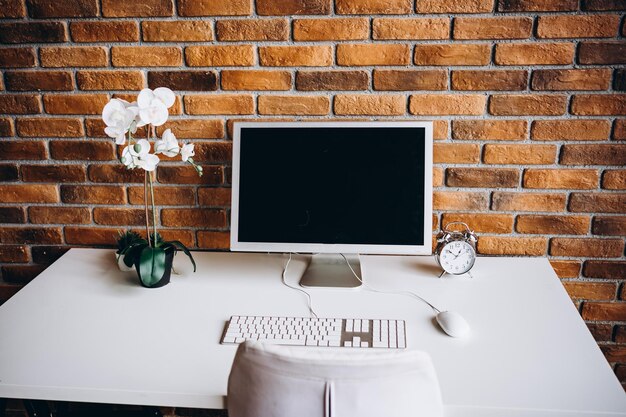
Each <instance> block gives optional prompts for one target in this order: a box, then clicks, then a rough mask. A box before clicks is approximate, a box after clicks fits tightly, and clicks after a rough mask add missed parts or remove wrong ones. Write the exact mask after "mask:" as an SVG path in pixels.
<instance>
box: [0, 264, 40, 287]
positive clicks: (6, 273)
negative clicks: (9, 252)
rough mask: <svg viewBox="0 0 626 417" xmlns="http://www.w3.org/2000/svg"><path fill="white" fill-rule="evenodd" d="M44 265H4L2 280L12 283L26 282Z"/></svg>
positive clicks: (35, 275) (38, 272)
mask: <svg viewBox="0 0 626 417" xmlns="http://www.w3.org/2000/svg"><path fill="white" fill-rule="evenodd" d="M44 269H46V266H45V265H6V266H3V267H2V277H3V279H4V281H6V282H9V283H14V284H16V283H17V284H26V283H28V282H30V281H31V280H33V279H34V278H36V277H37V275H39V274H40V273H42V272H43V270H44Z"/></svg>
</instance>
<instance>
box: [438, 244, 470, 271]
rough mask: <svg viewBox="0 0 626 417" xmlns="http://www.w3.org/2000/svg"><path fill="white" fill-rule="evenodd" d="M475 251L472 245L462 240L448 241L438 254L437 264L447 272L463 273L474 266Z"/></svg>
mask: <svg viewBox="0 0 626 417" xmlns="http://www.w3.org/2000/svg"><path fill="white" fill-rule="evenodd" d="M475 260H476V252H475V251H474V248H473V247H472V245H470V244H469V243H467V242H463V241H454V242H450V243H448V244H447V245H445V246H444V247H443V249H442V250H441V253H440V254H439V264H440V265H441V267H442V268H443V269H444V271H446V272H447V273H449V274H455V275H459V274H464V273H466V272H467V271H469V270H470V269H472V266H474V261H475Z"/></svg>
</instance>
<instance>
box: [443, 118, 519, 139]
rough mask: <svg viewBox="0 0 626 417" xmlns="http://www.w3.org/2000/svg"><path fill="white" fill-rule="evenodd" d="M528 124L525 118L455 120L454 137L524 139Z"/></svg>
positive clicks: (453, 124) (453, 123)
mask: <svg viewBox="0 0 626 417" xmlns="http://www.w3.org/2000/svg"><path fill="white" fill-rule="evenodd" d="M527 130H528V125H527V122H526V121H524V120H454V121H452V138H454V139H468V140H524V139H526V137H527V133H526V132H527Z"/></svg>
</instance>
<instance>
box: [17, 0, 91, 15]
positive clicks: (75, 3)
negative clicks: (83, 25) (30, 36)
mask: <svg viewBox="0 0 626 417" xmlns="http://www.w3.org/2000/svg"><path fill="white" fill-rule="evenodd" d="M28 10H29V12H30V15H31V17H35V18H38V19H49V18H54V17H96V16H98V0H65V1H55V2H50V1H47V0H28Z"/></svg>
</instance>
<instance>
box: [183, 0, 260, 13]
mask: <svg viewBox="0 0 626 417" xmlns="http://www.w3.org/2000/svg"><path fill="white" fill-rule="evenodd" d="M178 13H179V14H180V15H181V16H244V15H249V14H250V13H252V5H251V2H250V0H178Z"/></svg>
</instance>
